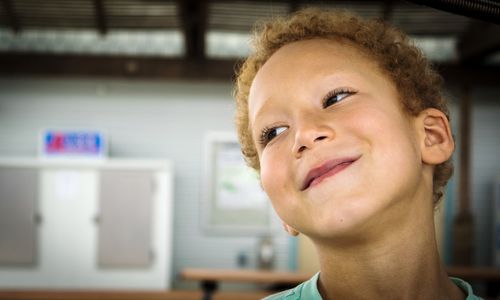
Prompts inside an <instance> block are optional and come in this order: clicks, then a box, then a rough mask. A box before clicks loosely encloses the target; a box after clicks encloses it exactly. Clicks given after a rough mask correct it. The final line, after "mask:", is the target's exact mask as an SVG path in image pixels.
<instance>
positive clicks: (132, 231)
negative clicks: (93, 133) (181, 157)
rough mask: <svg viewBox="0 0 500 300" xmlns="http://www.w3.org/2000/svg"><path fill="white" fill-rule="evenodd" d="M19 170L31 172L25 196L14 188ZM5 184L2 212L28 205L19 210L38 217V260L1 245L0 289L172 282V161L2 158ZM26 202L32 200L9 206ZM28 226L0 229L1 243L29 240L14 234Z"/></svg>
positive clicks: (0, 174)
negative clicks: (12, 254) (18, 255)
mask: <svg viewBox="0 0 500 300" xmlns="http://www.w3.org/2000/svg"><path fill="white" fill-rule="evenodd" d="M19 170H25V171H24V173H22V172H21V173H19V172H20V171H19ZM26 170H31V173H29V172H28V173H27V171H26ZM6 174H10V175H6ZM30 174H31V175H30ZM19 176H21V177H22V176H24V178H31V183H30V184H26V185H25V189H24V194H23V192H20V191H17V192H11V191H10V190H11V189H10V188H9V186H13V185H12V184H11V183H9V182H11V181H12V180H13V178H18V177H19ZM30 176H31V177H30ZM26 182H27V183H29V182H30V181H29V180H28V181H26ZM22 184H24V183H22ZM0 187H1V189H0V201H2V203H3V204H2V203H0V208H1V209H2V212H0V218H1V215H2V214H9V213H14V212H15V213H16V214H19V211H16V210H19V209H21V208H20V207H24V208H22V209H21V210H25V211H24V212H22V213H21V215H26V216H31V219H30V220H33V219H34V220H35V221H36V220H39V222H38V225H36V223H33V221H32V224H35V225H33V226H32V227H31V228H34V230H32V231H33V233H32V235H31V240H32V241H33V247H31V248H30V249H33V253H32V254H33V255H31V256H32V257H31V258H33V257H34V259H31V261H29V258H30V255H28V254H29V253H28V254H25V255H23V257H24V263H23V264H21V261H18V262H16V261H15V259H14V258H15V257H10V258H9V257H8V255H7V254H5V253H8V252H7V251H2V250H1V249H0V287H11V288H16V287H22V288H79V289H81V288H89V289H92V288H99V289H106V288H126V289H134V288H136V289H168V288H170V283H171V256H172V252H171V251H172V250H171V241H172V225H173V222H172V196H173V190H172V189H173V173H172V169H171V166H170V164H169V162H168V161H163V160H161V161H160V160H155V161H137V160H106V161H97V162H91V161H83V162H77V161H73V162H70V161H60V162H57V161H40V160H23V159H10V160H6V159H3V160H0ZM33 189H36V193H32V194H33V195H35V196H33V197H31V198H30V195H31V194H30V192H28V191H33ZM13 194H15V195H16V196H11V195H13ZM32 198H34V199H32ZM5 199H7V200H5ZM8 201H10V202H8ZM23 201H24V202H27V203H34V204H32V205H31V206H30V205H24V206H23V205H20V206H19V205H17V206H16V205H12V202H19V203H22V202H23ZM6 203H7V204H6ZM14 207H18V208H16V209H14ZM33 215H34V216H35V217H34V218H33ZM27 219H29V218H27ZM1 222H2V221H0V223H1ZM11 223H12V222H11ZM12 224H14V223H12ZM29 228H30V227H29V226H27V225H20V224H15V225H14V227H12V226H11V227H10V229H8V230H6V229H1V230H0V234H1V236H0V247H5V245H11V246H12V247H14V246H15V247H19V249H21V248H22V245H28V244H27V242H26V241H24V242H22V243H18V245H17V246H16V245H14V244H13V241H14V240H13V239H12V238H11V237H10V236H18V235H23V233H22V232H29ZM12 247H11V248H12ZM10 252H12V249H11V251H10ZM2 255H3V256H4V257H3V258H4V259H3V261H2ZM9 259H10V260H11V263H7V262H8V260H9ZM27 263H28V265H27Z"/></svg>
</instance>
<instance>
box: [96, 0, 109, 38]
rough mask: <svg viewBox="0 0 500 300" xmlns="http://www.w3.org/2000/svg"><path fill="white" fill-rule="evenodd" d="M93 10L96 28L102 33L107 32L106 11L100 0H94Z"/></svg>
mask: <svg viewBox="0 0 500 300" xmlns="http://www.w3.org/2000/svg"><path fill="white" fill-rule="evenodd" d="M94 12H95V21H96V26H97V30H99V33H100V34H102V35H105V34H106V33H107V32H108V24H107V23H106V12H105V10H104V4H103V3H102V0H94Z"/></svg>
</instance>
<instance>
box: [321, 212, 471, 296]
mask: <svg viewBox="0 0 500 300" xmlns="http://www.w3.org/2000/svg"><path fill="white" fill-rule="evenodd" d="M413 203H418V202H413ZM415 210H417V211H415ZM418 210H420V211H418ZM407 211H408V210H407ZM410 211H411V213H408V214H404V215H402V216H401V218H398V219H399V220H400V224H391V225H390V227H389V228H378V229H377V228H374V229H373V230H375V231H378V233H376V232H375V233H374V234H373V235H372V236H367V237H365V238H361V239H358V240H359V241H360V242H359V243H349V244H348V246H345V245H343V246H339V245H332V244H328V243H324V242H318V241H315V244H316V248H317V251H318V254H319V259H320V265H321V274H320V278H319V281H318V289H319V291H320V293H321V295H322V297H323V299H325V300H331V299H377V298H383V297H387V296H391V298H395V299H465V297H464V294H463V292H462V291H461V290H460V289H459V288H458V287H457V286H456V285H455V284H453V282H452V281H451V280H450V279H449V278H448V276H447V274H446V271H445V270H444V268H443V267H442V264H441V262H440V258H439V253H438V250H437V243H436V239H435V231H434V230H435V229H434V220H433V210H432V208H430V211H429V209H428V208H423V207H421V205H420V207H415V208H414V210H410ZM380 230H382V231H380ZM380 232H385V233H387V234H383V235H381V234H380ZM367 234H369V233H367ZM372 237H376V238H377V239H376V240H375V239H372Z"/></svg>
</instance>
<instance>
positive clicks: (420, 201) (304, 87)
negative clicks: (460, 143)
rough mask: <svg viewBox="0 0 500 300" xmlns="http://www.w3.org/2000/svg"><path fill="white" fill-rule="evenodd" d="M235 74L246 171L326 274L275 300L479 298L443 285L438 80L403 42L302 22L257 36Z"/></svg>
mask: <svg viewBox="0 0 500 300" xmlns="http://www.w3.org/2000/svg"><path fill="white" fill-rule="evenodd" d="M254 46H255V51H254V53H253V54H251V55H250V56H249V57H248V58H247V59H246V61H245V63H244V65H243V66H242V68H241V69H240V71H239V74H238V78H237V85H236V91H235V95H236V99H237V127H238V135H239V139H240V144H241V147H242V152H243V154H244V156H245V159H246V161H247V163H248V164H249V165H250V166H251V167H253V168H254V169H256V170H257V171H259V173H260V178H261V183H262V187H263V188H264V190H265V191H266V193H267V194H268V195H269V198H270V199H271V202H272V204H273V207H274V208H275V210H276V211H277V213H278V215H279V216H280V218H281V219H282V221H283V226H284V228H285V230H286V231H287V232H288V233H290V234H291V235H298V234H299V233H302V234H305V235H307V236H308V237H309V238H310V239H311V240H312V241H313V243H314V245H315V247H316V251H317V254H318V257H319V261H320V272H319V273H318V274H316V275H315V276H313V278H311V279H310V280H309V281H307V282H305V283H302V284H301V285H299V286H297V287H296V288H294V289H291V290H288V291H285V292H282V293H279V294H276V295H273V296H271V297H270V298H269V299H308V300H309V299H379V298H387V297H388V298H391V299H478V298H477V297H476V296H474V295H473V293H472V289H471V287H470V285H469V284H467V283H466V282H465V281H463V280H460V279H457V278H448V276H447V275H446V272H445V269H444V267H443V266H442V264H441V262H440V259H439V254H438V250H437V246H436V240H435V234H434V219H433V212H434V207H435V205H436V204H437V203H438V201H439V200H440V198H441V197H442V189H443V187H444V185H445V184H446V182H447V180H448V179H449V178H450V176H451V174H452V165H451V162H450V157H451V155H452V153H453V150H454V141H453V137H452V134H451V130H450V125H449V113H448V110H447V106H446V101H445V99H444V98H443V97H442V95H441V91H440V89H441V77H440V76H439V75H438V74H437V73H436V72H435V71H434V70H432V69H431V67H430V66H429V64H428V62H427V61H426V59H425V57H424V56H423V55H422V53H421V52H420V51H419V50H418V48H416V47H414V46H412V45H411V44H410V42H409V41H408V38H407V37H406V36H405V35H404V34H402V33H401V32H399V31H398V30H396V29H394V28H391V27H388V26H387V25H384V24H383V23H381V22H377V21H363V20H361V19H359V18H357V17H355V16H353V15H351V14H349V13H335V12H325V11H319V10H315V9H307V10H302V11H299V12H297V13H296V14H294V15H293V16H291V17H289V18H282V19H276V20H273V21H271V22H269V23H267V24H265V25H264V26H263V27H262V29H260V31H259V32H257V35H256V37H255V40H254Z"/></svg>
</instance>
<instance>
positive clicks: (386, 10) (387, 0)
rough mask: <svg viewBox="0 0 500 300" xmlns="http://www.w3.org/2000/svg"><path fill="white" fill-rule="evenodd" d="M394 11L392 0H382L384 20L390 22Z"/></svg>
mask: <svg viewBox="0 0 500 300" xmlns="http://www.w3.org/2000/svg"><path fill="white" fill-rule="evenodd" d="M393 12H394V0H384V1H383V2H382V19H383V20H384V21H385V22H391V19H392V14H393Z"/></svg>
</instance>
